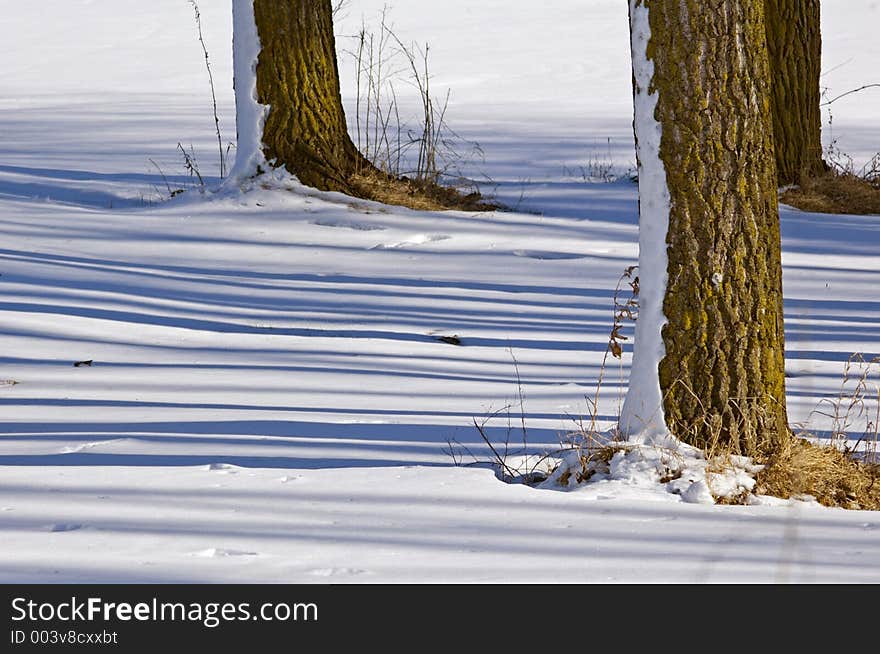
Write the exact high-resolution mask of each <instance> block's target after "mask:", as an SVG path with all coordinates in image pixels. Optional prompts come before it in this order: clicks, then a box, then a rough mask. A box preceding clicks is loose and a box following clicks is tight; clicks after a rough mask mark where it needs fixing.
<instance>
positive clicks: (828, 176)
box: [779, 170, 880, 215]
mask: <svg viewBox="0 0 880 654" xmlns="http://www.w3.org/2000/svg"><path fill="white" fill-rule="evenodd" d="M779 201H780V202H782V203H784V204H787V205H789V206H792V207H795V208H797V209H801V210H802V211H810V212H813V213H835V214H837V213H843V214H858V215H867V214H880V177H866V176H861V175H858V174H855V173H852V172H847V171H844V172H840V171H838V170H830V171H828V172H826V173H825V174H824V175H821V176H819V177H813V178H810V179H807V180H805V181H804V182H803V183H802V184H801V185H800V186H798V187H795V188H792V189H788V190H786V191H784V192H783V193H782V194H781V195H780V196H779Z"/></svg>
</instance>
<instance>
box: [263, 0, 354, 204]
mask: <svg viewBox="0 0 880 654" xmlns="http://www.w3.org/2000/svg"><path fill="white" fill-rule="evenodd" d="M254 18H255V20H256V24H257V32H258V34H259V36H260V42H261V45H262V50H261V52H260V57H259V60H258V62H257V95H258V100H259V102H260V103H261V104H266V105H269V114H268V116H267V118H266V124H265V126H264V128H263V145H264V151H265V155H266V160H267V161H268V162H269V163H270V164H272V165H275V166H284V167H285V168H287V170H288V171H289V172H291V173H292V174H294V175H296V176H297V177H298V178H299V180H300V181H301V182H302V183H303V184H306V185H308V186H313V187H315V188H318V189H321V190H324V191H340V192H342V193H347V194H355V192H354V189H353V188H352V185H351V183H350V180H351V176H352V175H353V174H354V173H356V172H359V171H364V170H367V169H371V168H372V167H371V165H370V164H369V163H368V162H367V161H366V160H365V159H364V158H363V157H362V156H361V154H360V153H359V152H358V149H357V147H356V146H355V145H354V143H353V142H352V140H351V138H350V137H349V135H348V130H347V127H346V122H345V114H344V112H343V109H342V100H341V97H340V92H339V70H338V68H337V62H336V43H335V37H334V35H333V11H332V6H331V0H254Z"/></svg>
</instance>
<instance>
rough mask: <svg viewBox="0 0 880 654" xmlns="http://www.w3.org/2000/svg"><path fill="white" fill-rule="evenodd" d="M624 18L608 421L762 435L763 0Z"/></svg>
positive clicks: (775, 309)
mask: <svg viewBox="0 0 880 654" xmlns="http://www.w3.org/2000/svg"><path fill="white" fill-rule="evenodd" d="M630 17H631V28H632V36H633V67H634V96H635V107H636V111H635V116H636V118H635V128H636V130H635V131H636V140H637V145H638V158H639V204H640V218H639V231H640V254H639V277H640V283H641V296H640V311H639V320H638V322H637V326H636V340H635V351H634V354H633V378H632V379H631V385H630V388H629V390H628V392H627V396H626V400H625V402H624V407H623V413H622V416H621V427H622V429H623V431H624V433H625V434H627V435H629V436H631V437H634V436H637V435H638V434H639V433H644V432H650V431H654V432H656V431H662V432H665V431H666V430H668V432H669V433H672V434H673V435H675V436H676V437H678V438H679V439H681V440H683V441H685V442H687V443H690V444H692V445H695V446H697V447H702V448H704V449H712V448H715V447H718V446H720V447H723V448H725V449H730V450H732V451H734V452H741V453H744V454H754V453H757V452H758V451H768V450H772V449H773V448H775V447H776V446H778V445H780V444H781V443H782V442H783V441H784V439H788V438H790V432H789V429H788V421H787V416H786V407H785V375H784V356H783V349H784V348H783V322H782V265H781V256H780V236H779V217H778V210H777V200H776V189H777V186H776V178H775V176H776V173H775V164H774V152H773V143H772V137H771V135H772V132H771V121H772V117H771V112H770V104H771V102H770V97H769V93H768V90H767V82H768V79H769V65H768V57H767V45H766V34H765V31H764V22H763V21H764V6H763V0H717V1H715V2H712V3H707V2H704V0H677V1H675V2H669V1H668V0H630ZM646 234H647V235H649V236H646ZM651 234H653V236H651ZM661 309H662V313H661ZM664 322H665V324H664ZM652 404H653V405H659V406H652ZM658 422H659V423H660V424H659V429H658V425H657V423H658Z"/></svg>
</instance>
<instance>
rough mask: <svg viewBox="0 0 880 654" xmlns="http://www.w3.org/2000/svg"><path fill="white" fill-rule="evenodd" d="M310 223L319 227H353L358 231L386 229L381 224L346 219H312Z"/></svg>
mask: <svg viewBox="0 0 880 654" xmlns="http://www.w3.org/2000/svg"><path fill="white" fill-rule="evenodd" d="M312 224H313V225H318V226H320V227H343V228H345V229H355V230H357V231H360V232H381V231H384V230H385V229H386V228H385V227H382V226H381V225H370V224H367V223H356V222H351V221H348V220H313V221H312Z"/></svg>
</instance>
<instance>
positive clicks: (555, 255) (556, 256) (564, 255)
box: [513, 250, 587, 261]
mask: <svg viewBox="0 0 880 654" xmlns="http://www.w3.org/2000/svg"><path fill="white" fill-rule="evenodd" d="M513 255H514V256H516V257H526V258H528V259H541V260H544V261H561V260H563V259H586V258H587V255H586V254H576V253H574V252H549V251H544V250H514V251H513Z"/></svg>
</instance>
